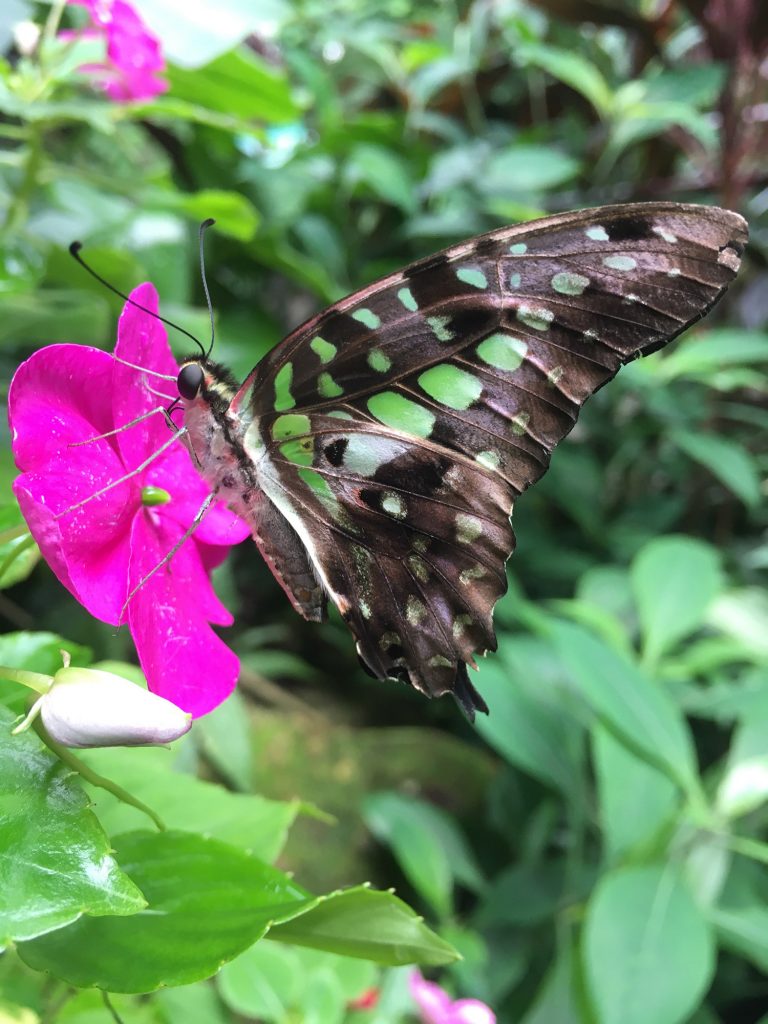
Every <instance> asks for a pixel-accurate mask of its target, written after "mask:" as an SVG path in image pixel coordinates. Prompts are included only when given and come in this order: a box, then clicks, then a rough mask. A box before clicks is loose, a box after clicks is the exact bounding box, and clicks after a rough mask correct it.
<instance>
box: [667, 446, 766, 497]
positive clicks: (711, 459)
mask: <svg viewBox="0 0 768 1024" xmlns="http://www.w3.org/2000/svg"><path fill="white" fill-rule="evenodd" d="M672 440H673V441H674V442H675V444H676V445H677V446H678V448H682V450H683V451H684V452H685V453H686V454H687V455H690V457H691V458H692V459H695V461H696V462H698V463H700V465H702V466H704V467H705V468H706V469H708V470H709V471H710V473H711V474H712V475H713V476H714V477H716V478H717V479H718V480H719V481H720V483H722V484H724V485H725V486H726V487H727V488H728V490H730V491H733V493H734V494H735V495H736V497H737V498H740V499H741V501H743V502H744V504H745V505H747V506H749V507H750V508H753V507H755V506H756V505H758V504H759V503H760V498H761V494H762V489H761V482H760V473H759V470H758V467H757V463H756V462H755V459H754V456H753V455H752V454H751V453H750V452H749V451H748V449H747V448H746V447H744V445H742V444H739V443H738V442H737V441H731V440H730V439H729V438H725V437H718V436H717V435H716V434H710V433H707V432H705V431H701V432H699V433H693V431H690V430H676V431H674V433H673V434H672Z"/></svg>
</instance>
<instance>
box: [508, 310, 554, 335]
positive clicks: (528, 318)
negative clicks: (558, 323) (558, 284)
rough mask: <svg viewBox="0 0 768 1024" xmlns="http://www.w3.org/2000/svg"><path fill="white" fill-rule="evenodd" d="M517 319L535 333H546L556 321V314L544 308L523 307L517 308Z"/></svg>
mask: <svg viewBox="0 0 768 1024" xmlns="http://www.w3.org/2000/svg"><path fill="white" fill-rule="evenodd" d="M517 319H518V320H519V321H520V323H523V324H525V325H526V326H527V327H532V328H533V330H534V331H546V330H548V329H549V325H550V324H551V323H552V321H553V320H554V319H555V314H554V313H553V312H552V310H551V309H546V308H545V307H544V306H525V305H523V306H518V307H517Z"/></svg>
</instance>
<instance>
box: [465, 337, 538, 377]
mask: <svg viewBox="0 0 768 1024" xmlns="http://www.w3.org/2000/svg"><path fill="white" fill-rule="evenodd" d="M527 352H528V345H527V343H526V342H525V341H523V339H522V338H514V337H512V335H510V334H492V335H491V336H490V338H486V339H485V341H481V342H480V344H479V345H478V346H477V354H478V355H479V356H480V358H481V359H482V360H483V362H484V363H488V365H489V366H495V367H496V369H497V370H505V371H506V372H507V373H511V372H512V371H513V370H516V369H517V368H518V366H520V364H521V363H522V361H523V359H525V356H526V354H527Z"/></svg>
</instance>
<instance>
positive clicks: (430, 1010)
mask: <svg viewBox="0 0 768 1024" xmlns="http://www.w3.org/2000/svg"><path fill="white" fill-rule="evenodd" d="M408 985H409V988H410V990H411V995H412V996H413V1001H414V1002H415V1003H416V1005H417V1006H418V1008H419V1013H420V1015H421V1019H422V1021H423V1022H424V1024H451V1007H452V1006H453V1002H452V1000H451V997H450V996H449V995H448V993H447V992H444V991H443V989H441V988H440V986H439V985H436V984H435V983H434V982H433V981H427V980H426V979H425V978H424V977H423V976H422V974H421V972H420V971H412V972H411V974H410V975H409V976H408Z"/></svg>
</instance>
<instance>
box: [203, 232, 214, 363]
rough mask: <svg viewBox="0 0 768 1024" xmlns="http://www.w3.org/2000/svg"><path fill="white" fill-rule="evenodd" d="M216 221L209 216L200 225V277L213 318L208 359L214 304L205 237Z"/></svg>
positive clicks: (209, 313)
mask: <svg viewBox="0 0 768 1024" xmlns="http://www.w3.org/2000/svg"><path fill="white" fill-rule="evenodd" d="M215 223H216V221H215V220H214V219H213V217H208V219H207V220H204V221H203V223H202V224H201V225H200V277H201V278H202V279H203V291H204V292H205V302H206V305H207V306H208V316H209V317H210V318H211V343H210V345H209V346H208V351H207V352H206V353H205V358H206V359H207V358H208V356H209V355H210V354H211V352H212V351H213V336H214V326H213V306H212V305H211V295H210V292H209V291H208V282H207V280H206V278H205V245H204V238H205V232H206V231H207V230H208V228H210V227H213V225H214V224H215Z"/></svg>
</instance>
